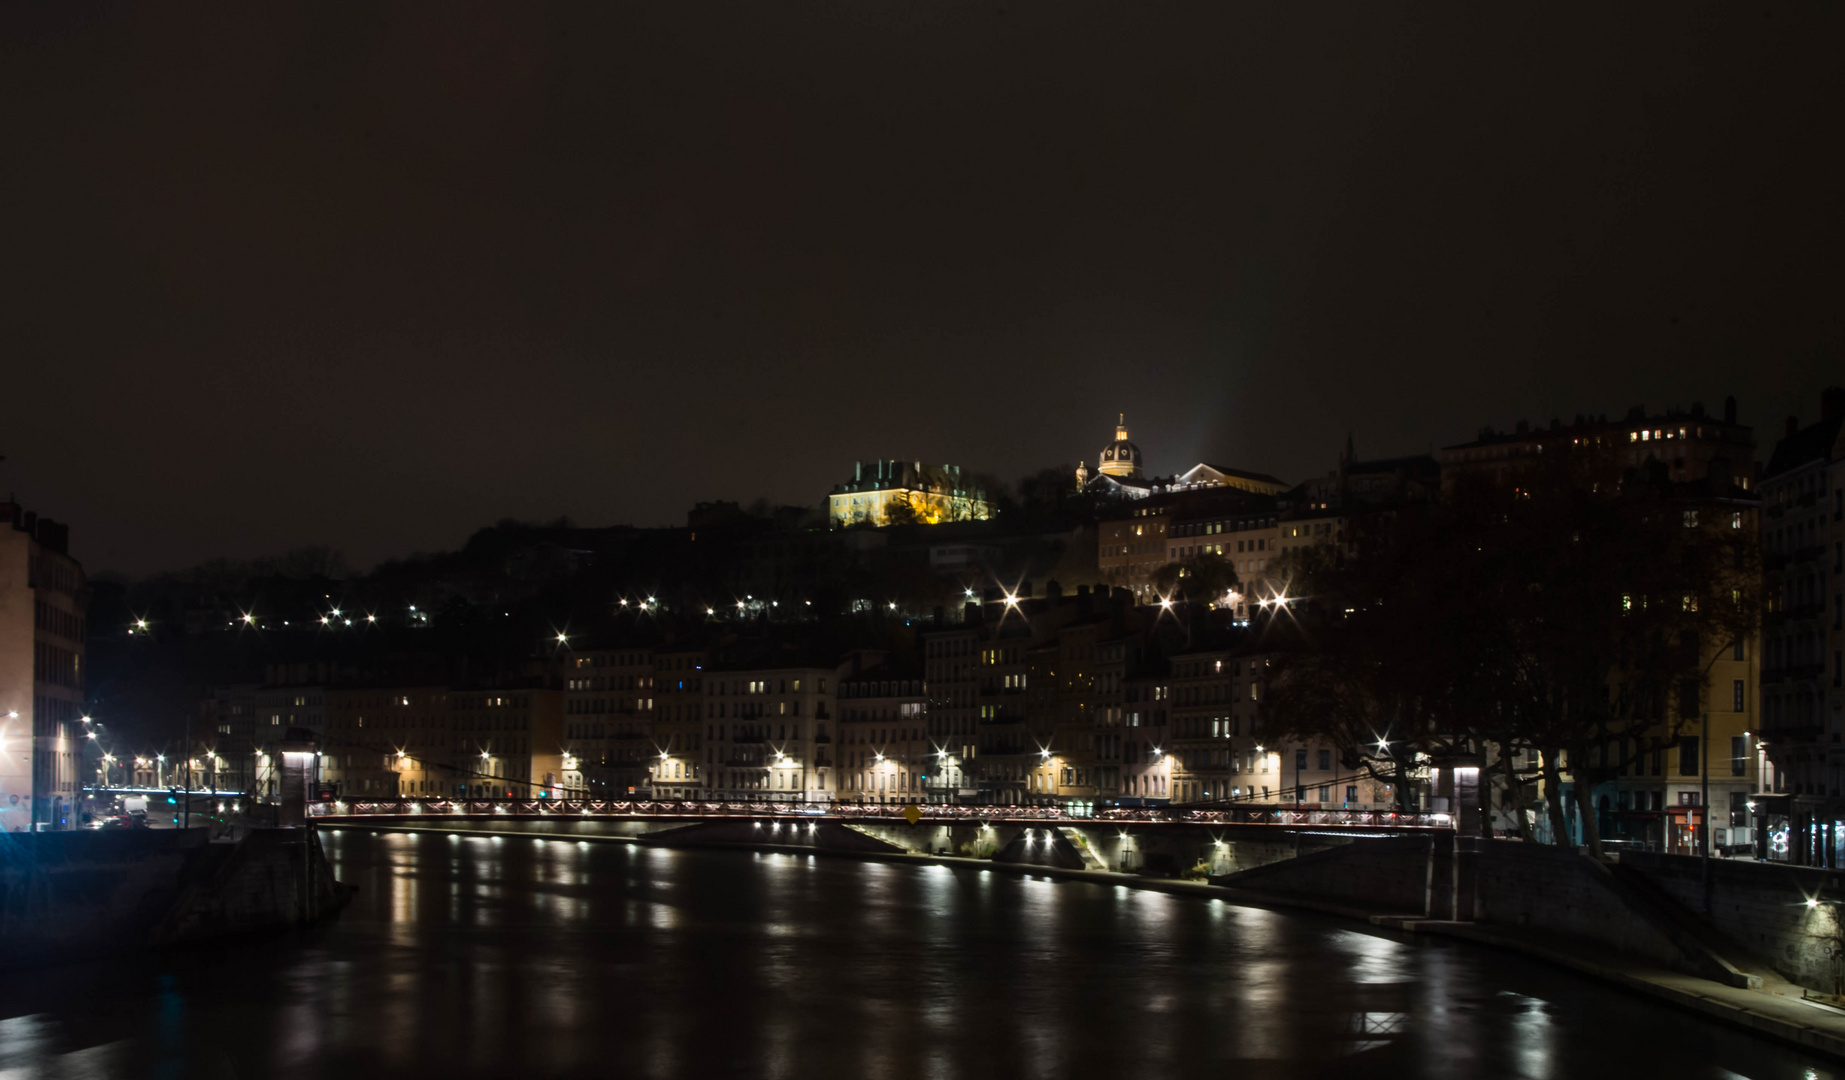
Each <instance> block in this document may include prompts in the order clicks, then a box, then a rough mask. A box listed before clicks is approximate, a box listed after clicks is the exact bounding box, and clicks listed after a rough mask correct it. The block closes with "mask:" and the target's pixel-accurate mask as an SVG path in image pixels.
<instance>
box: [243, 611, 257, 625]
mask: <svg viewBox="0 0 1845 1080" xmlns="http://www.w3.org/2000/svg"><path fill="white" fill-rule="evenodd" d="M243 624H244V625H245V626H255V625H256V616H255V615H252V614H250V613H249V612H247V611H246V612H244V613H243Z"/></svg>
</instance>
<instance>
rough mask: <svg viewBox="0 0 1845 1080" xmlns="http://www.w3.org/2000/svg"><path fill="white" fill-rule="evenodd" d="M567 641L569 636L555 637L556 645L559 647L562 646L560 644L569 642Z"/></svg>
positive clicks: (560, 635)
mask: <svg viewBox="0 0 1845 1080" xmlns="http://www.w3.org/2000/svg"><path fill="white" fill-rule="evenodd" d="M569 640H570V635H569V634H559V635H557V643H558V644H559V645H562V644H564V643H565V642H567V641H569Z"/></svg>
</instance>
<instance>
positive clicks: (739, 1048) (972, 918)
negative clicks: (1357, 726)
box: [0, 832, 1837, 1080]
mask: <svg viewBox="0 0 1845 1080" xmlns="http://www.w3.org/2000/svg"><path fill="white" fill-rule="evenodd" d="M325 842H326V848H327V851H328V854H329V857H330V858H331V859H332V860H333V861H334V863H335V867H336V874H337V876H338V877H339V878H340V880H342V881H347V882H350V883H352V884H354V885H357V886H358V887H359V890H360V891H359V894H358V897H357V899H356V900H355V901H354V903H353V905H352V907H351V908H349V909H348V910H347V911H346V912H345V913H344V914H343V915H342V916H341V918H340V919H339V920H338V921H337V922H336V923H334V924H332V925H331V926H328V927H326V928H323V929H320V930H317V931H313V932H311V933H308V934H305V935H298V936H289V937H285V938H278V939H271V940H268V941H263V942H255V943H246V944H240V945H235V946H227V947H219V948H214V949H210V950H199V951H193V952H188V953H180V954H172V955H168V956H164V957H160V958H156V959H151V960H147V961H140V962H134V963H129V964H125V965H116V966H114V967H107V966H103V965H86V966H77V967H71V968H60V969H53V970H51V971H49V972H45V973H34V977H33V978H31V979H12V980H0V1078H4V1080H12V1078H13V1077H15V1076H20V1077H24V1076H30V1077H34V1078H38V1077H48V1078H50V1077H66V1076H70V1077H77V1076H140V1075H148V1076H175V1077H184V1076H234V1077H241V1076H278V1077H296V1076H302V1077H310V1076H311V1077H322V1076H324V1077H338V1078H339V1080H358V1078H362V1077H368V1076H391V1077H399V1076H404V1075H424V1074H431V1075H442V1076H444V1077H455V1076H521V1077H525V1076H574V1075H637V1076H647V1077H662V1078H664V1077H677V1076H731V1075H735V1076H749V1077H755V1076H761V1077H854V1078H860V1077H862V1078H871V1080H876V1078H883V1077H893V1078H894V1077H911V1076H916V1077H963V1076H968V1077H989V1076H990V1077H1004V1078H1006V1080H1031V1078H1037V1077H1046V1078H1049V1077H1059V1078H1061V1077H1079V1076H1111V1077H1112V1076H1159V1077H1179V1076H1191V1075H1205V1074H1221V1075H1227V1076H1238V1077H1242V1076H1250V1077H1267V1076H1277V1077H1279V1076H1287V1077H1290V1078H1294V1077H1302V1076H1308V1077H1311V1076H1322V1075H1324V1076H1335V1075H1336V1076H1341V1077H1349V1076H1354V1075H1364V1076H1376V1077H1393V1076H1406V1077H1408V1076H1414V1077H1457V1078H1458V1077H1469V1078H1472V1077H1500V1076H1508V1077H1509V1076H1518V1077H1531V1078H1546V1077H1566V1076H1623V1077H1627V1076H1663V1075H1671V1076H1674V1077H1717V1076H1724V1077H1730V1076H1744V1077H1748V1078H1750V1080H1765V1078H1769V1077H1787V1078H1789V1080H1794V1078H1799V1077H1803V1076H1804V1075H1805V1074H1806V1072H1807V1070H1808V1069H1809V1068H1811V1070H1812V1075H1813V1076H1814V1077H1815V1078H1816V1080H1819V1078H1825V1080H1833V1078H1835V1077H1836V1075H1837V1074H1836V1073H1835V1072H1834V1071H1833V1070H1832V1069H1831V1067H1830V1066H1827V1065H1824V1064H1823V1063H1819V1062H1817V1061H1813V1060H1809V1059H1807V1058H1806V1057H1805V1056H1804V1055H1802V1054H1801V1053H1799V1052H1797V1051H1793V1050H1788V1049H1783V1048H1780V1047H1779V1046H1777V1045H1775V1044H1771V1043H1766V1042H1761V1041H1758V1040H1755V1039H1753V1038H1751V1037H1750V1036H1748V1035H1746V1034H1743V1033H1741V1032H1735V1031H1731V1030H1729V1029H1727V1028H1723V1027H1719V1026H1716V1025H1714V1024H1708V1023H1705V1022H1703V1021H1701V1020H1699V1019H1697V1018H1694V1017H1691V1016H1687V1015H1683V1014H1679V1013H1676V1012H1673V1011H1670V1010H1666V1009H1663V1008H1660V1007H1657V1006H1654V1005H1651V1004H1649V1003H1647V1002H1644V1001H1639V1000H1636V999H1633V998H1630V997H1627V996H1624V995H1622V994H1619V993H1617V992H1615V991H1614V990H1612V989H1610V988H1607V987H1604V986H1601V985H1599V984H1596V983H1592V982H1587V981H1584V980H1582V979H1579V978H1577V977H1575V976H1573V975H1570V974H1568V973H1565V972H1560V971H1556V970H1553V969H1551V968H1548V967H1545V966H1543V965H1539V964H1534V963H1528V962H1526V961H1524V960H1522V959H1520V958H1518V957H1515V956H1510V955H1507V954H1502V953H1497V952H1493V951H1491V950H1484V949H1477V948H1474V947H1472V946H1469V945H1465V944H1461V943H1454V942H1442V941H1424V940H1418V939H1411V938H1399V937H1393V936H1389V935H1385V934H1381V933H1370V932H1366V931H1364V930H1362V929H1357V928H1354V925H1353V924H1350V923H1345V922H1340V921H1336V920H1332V919H1325V918H1321V917H1318V916H1309V915H1299V914H1294V913H1287V912H1278V911H1269V910H1262V909H1256V908H1246V907H1237V906H1233V905H1229V904H1225V903H1222V902H1221V901H1204V900H1198V899H1194V898H1190V897H1180V896H1171V895H1167V894H1164V893H1156V892H1148V891H1142V890H1134V889H1122V888H1117V887H1112V886H1097V885H1090V884H1084V883H1076V882H1068V881H1060V880H1051V879H1045V878H1042V877H1023V878H1021V877H1016V876H1013V875H1009V874H1004V873H994V872H990V871H980V870H964V869H949V868H945V867H918V866H906V865H899V864H891V863H878V862H863V863H861V862H857V861H853V860H848V859H829V858H822V857H816V856H813V855H794V854H779V853H777V854H769V853H752V852H726V851H709V852H687V851H674V850H670V849H660V848H644V847H634V846H628V845H614V844H588V845H586V844H581V843H570V842H568V841H562V840H552V841H548V842H545V843H542V844H539V843H534V842H532V841H529V840H521V839H517V838H514V839H500V838H493V839H486V838H461V837H454V836H447V837H444V836H434V835H410V834H382V835H379V836H371V835H367V834H355V833H339V832H329V833H327V834H326V835H325Z"/></svg>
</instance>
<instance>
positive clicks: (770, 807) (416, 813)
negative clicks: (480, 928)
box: [308, 798, 1453, 829]
mask: <svg viewBox="0 0 1845 1080" xmlns="http://www.w3.org/2000/svg"><path fill="white" fill-rule="evenodd" d="M915 805H916V810H917V812H918V813H919V814H920V815H921V818H920V820H923V821H932V822H936V823H943V822H955V821H981V822H985V821H994V820H1008V821H1070V822H1080V823H1092V822H1121V823H1126V822H1163V823H1177V824H1192V825H1276V826H1283V827H1288V828H1334V829H1337V828H1354V827H1356V828H1374V829H1376V828H1381V829H1431V828H1433V829H1446V828H1450V827H1452V824H1453V822H1452V821H1451V819H1450V818H1449V816H1448V815H1446V814H1404V813H1397V812H1394V811H1389V810H1323V809H1312V808H1303V809H1282V808H1280V807H1272V806H1205V807H1197V808H1193V807H1187V806H1185V805H1184V804H1180V805H1178V806H1159V807H1135V808H1132V809H1101V810H1098V811H1096V812H1095V813H1093V814H1086V815H1083V816H1081V817H1078V816H1076V815H1074V814H1071V813H1070V812H1069V811H1067V810H1065V809H1064V808H1063V807H1059V806H996V805H986V804H981V805H972V804H959V803H918V804H915ZM908 809H909V807H908V806H907V805H905V804H902V803H846V802H826V803H803V802H766V801H765V802H745V801H739V800H710V801H705V800H695V799H516V798H515V799H504V798H500V799H408V798H406V799H340V800H334V801H332V802H317V803H313V804H310V806H309V808H308V812H309V814H311V815H312V816H314V817H318V818H327V819H339V818H350V817H425V818H454V817H527V818H529V817H545V818H584V817H715V818H722V817H830V818H840V819H844V820H881V821H904V820H907V816H906V811H907V810H908Z"/></svg>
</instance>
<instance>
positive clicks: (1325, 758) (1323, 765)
mask: <svg viewBox="0 0 1845 1080" xmlns="http://www.w3.org/2000/svg"><path fill="white" fill-rule="evenodd" d="M1331 768H1332V751H1331V750H1322V751H1320V771H1321V772H1326V771H1327V770H1329V769H1331Z"/></svg>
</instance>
